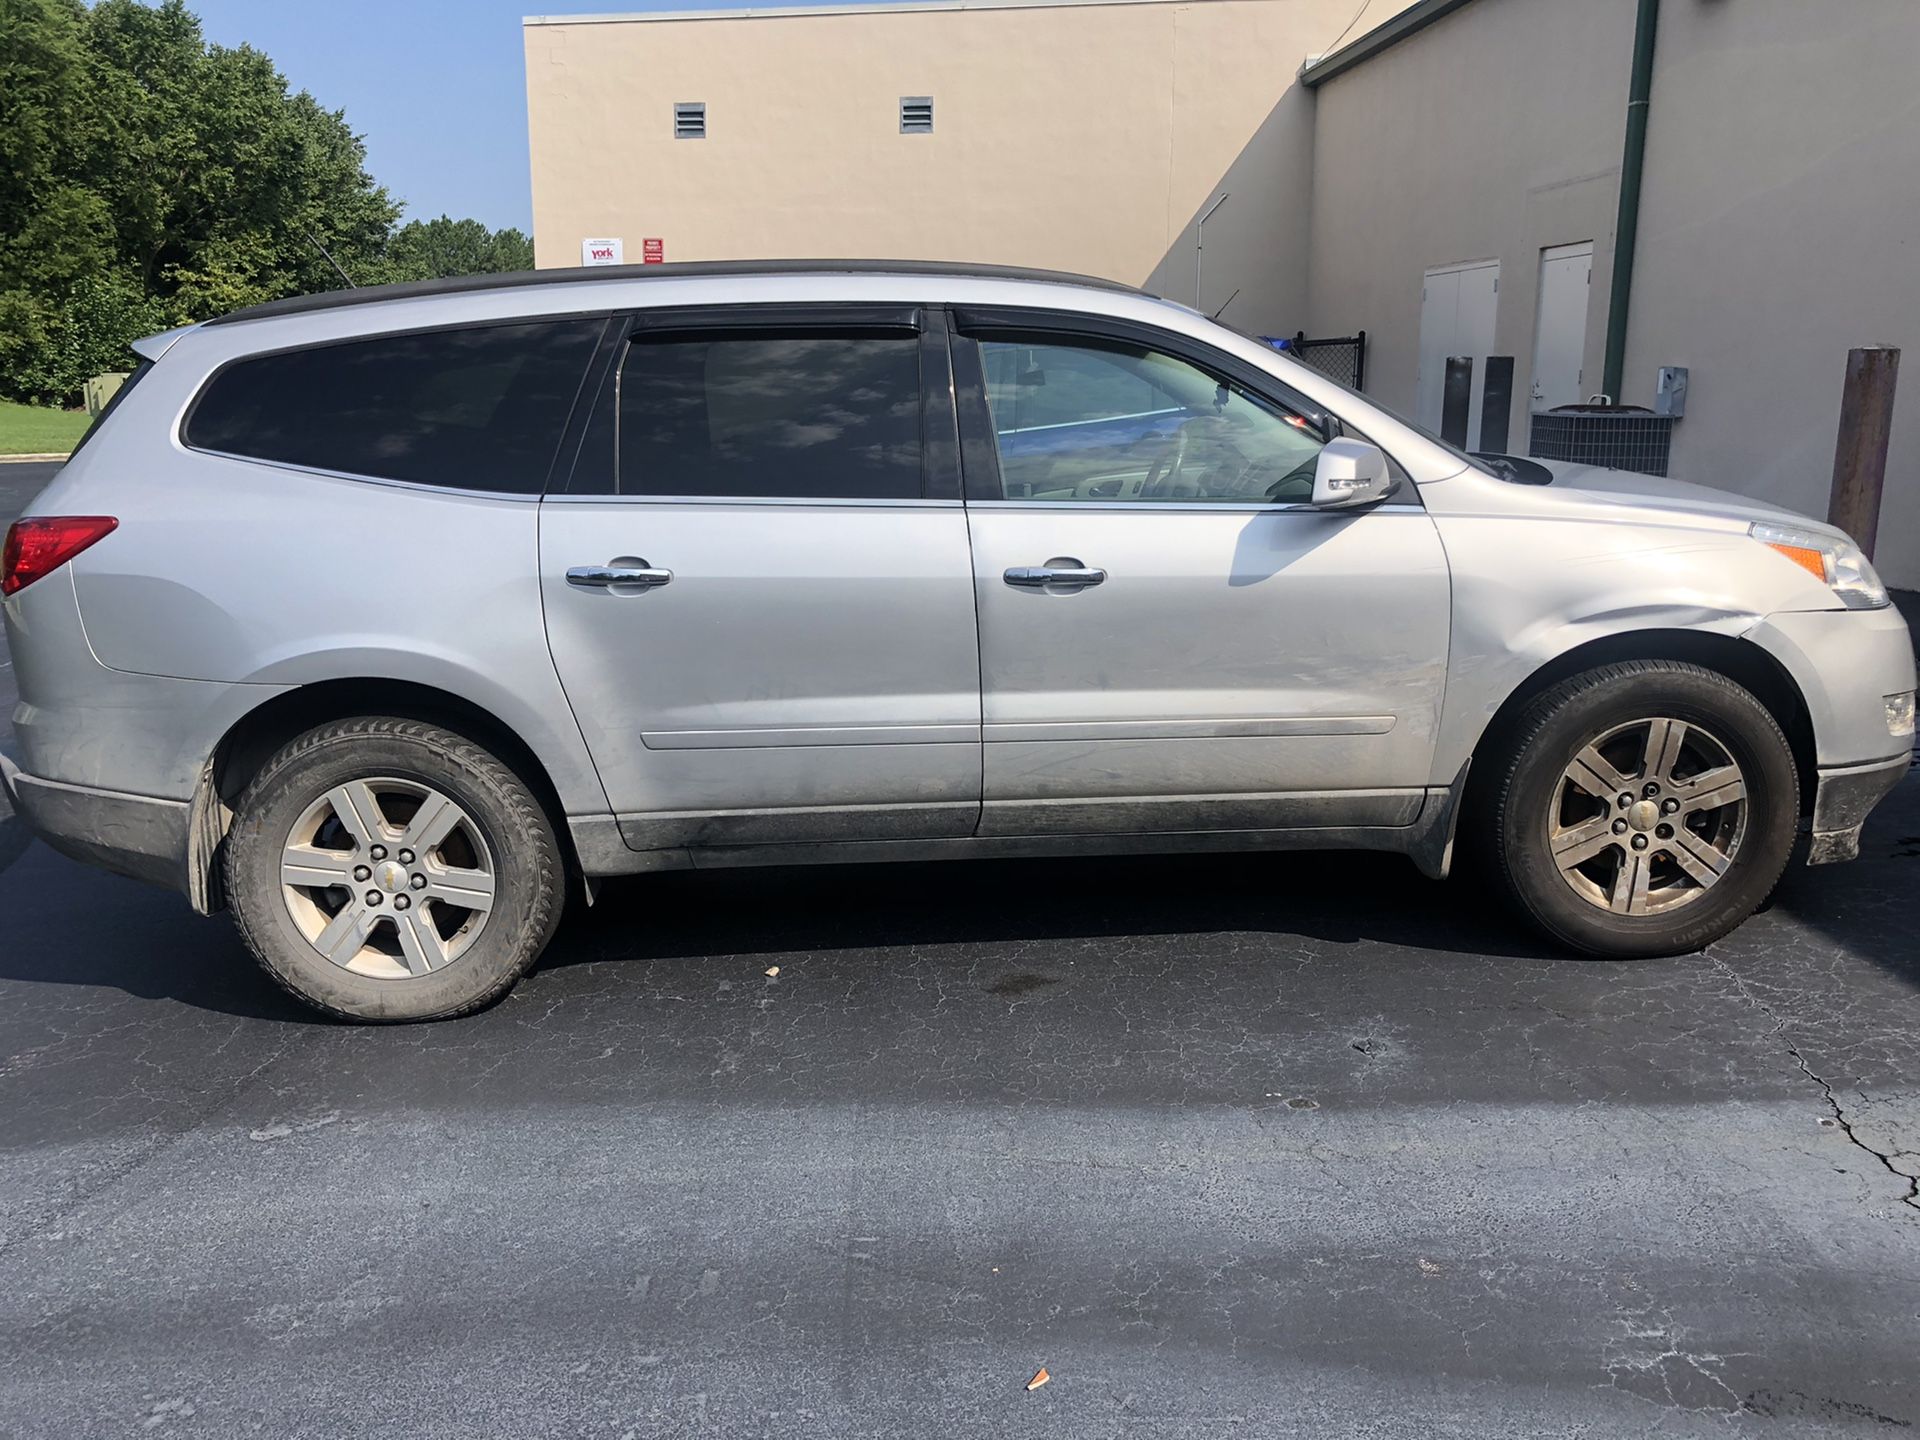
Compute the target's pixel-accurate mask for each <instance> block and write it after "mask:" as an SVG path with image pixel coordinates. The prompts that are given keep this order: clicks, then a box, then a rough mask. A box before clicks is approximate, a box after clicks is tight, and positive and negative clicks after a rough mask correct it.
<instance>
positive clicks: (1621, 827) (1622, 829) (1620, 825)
mask: <svg viewBox="0 0 1920 1440" xmlns="http://www.w3.org/2000/svg"><path fill="white" fill-rule="evenodd" d="M1613 833H1614V834H1616V835H1624V834H1626V833H1627V822H1626V821H1624V820H1616V821H1614V822H1613Z"/></svg>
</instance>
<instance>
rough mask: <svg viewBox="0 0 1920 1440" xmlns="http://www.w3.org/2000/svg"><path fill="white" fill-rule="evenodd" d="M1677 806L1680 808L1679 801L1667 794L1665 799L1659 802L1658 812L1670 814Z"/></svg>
mask: <svg viewBox="0 0 1920 1440" xmlns="http://www.w3.org/2000/svg"><path fill="white" fill-rule="evenodd" d="M1679 808H1680V802H1679V801H1678V800H1675V799H1673V798H1672V797H1671V796H1669V797H1668V798H1667V799H1665V800H1662V801H1661V802H1660V813H1661V814H1662V815H1671V814H1673V813H1674V812H1675V811H1676V810H1678V809H1679Z"/></svg>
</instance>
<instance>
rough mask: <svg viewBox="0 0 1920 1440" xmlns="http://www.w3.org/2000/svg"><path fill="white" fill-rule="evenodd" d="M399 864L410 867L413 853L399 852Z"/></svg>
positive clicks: (408, 851) (407, 851)
mask: <svg viewBox="0 0 1920 1440" xmlns="http://www.w3.org/2000/svg"><path fill="white" fill-rule="evenodd" d="M400 863H401V864H402V865H411V864H412V863H413V852H412V851H411V850H402V851H401V852H400Z"/></svg>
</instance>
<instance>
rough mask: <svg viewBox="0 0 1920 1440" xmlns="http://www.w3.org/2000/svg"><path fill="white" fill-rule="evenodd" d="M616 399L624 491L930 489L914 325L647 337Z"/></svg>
mask: <svg viewBox="0 0 1920 1440" xmlns="http://www.w3.org/2000/svg"><path fill="white" fill-rule="evenodd" d="M602 408H603V413H604V411H605V409H606V408H607V407H602ZM612 409H613V411H614V413H616V414H617V416H618V425H617V427H616V428H617V435H616V436H615V437H614V448H615V449H616V451H617V456H618V459H617V470H618V475H619V493H621V494H622V495H655V496H698V497H709V496H711V497H759V498H768V499H796V500H797V499H806V500H822V499H824V500H834V499H841V500H911V499H918V498H919V497H920V495H921V421H920V341H919V337H918V336H917V335H912V334H901V335H832V334H821V335H739V334H727V333H716V334H712V335H692V336H673V337H663V338H659V339H649V338H642V339H639V340H636V341H635V342H634V343H633V345H632V346H631V347H630V348H629V349H628V351H627V355H626V359H625V361H624V362H623V363H622V365H621V367H620V371H619V376H618V398H617V401H616V403H615V405H614V406H613V407H612ZM593 444H594V439H593V437H589V441H588V445H589V454H590V453H591V448H592V446H593ZM583 463H591V461H590V459H589V455H583Z"/></svg>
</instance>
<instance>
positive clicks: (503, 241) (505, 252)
mask: <svg viewBox="0 0 1920 1440" xmlns="http://www.w3.org/2000/svg"><path fill="white" fill-rule="evenodd" d="M532 268H533V241H531V240H529V239H528V238H527V237H526V236H525V235H523V234H522V233H521V232H520V231H518V230H513V229H506V230H489V229H487V227H486V226H485V225H482V224H481V223H480V222H479V221H478V220H455V219H454V218H453V217H452V216H449V215H442V216H440V217H439V218H438V219H436V220H410V221H408V222H407V223H406V224H405V225H402V226H401V227H400V228H399V229H398V230H397V231H395V232H394V236H393V240H392V242H391V243H390V244H389V245H388V246H387V265H386V269H387V273H388V278H391V279H394V280H431V279H439V278H441V277H444V276H449V275H500V274H505V273H507V272H508V271H512V270H531V269H532Z"/></svg>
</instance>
